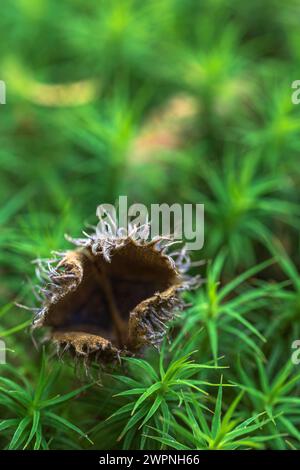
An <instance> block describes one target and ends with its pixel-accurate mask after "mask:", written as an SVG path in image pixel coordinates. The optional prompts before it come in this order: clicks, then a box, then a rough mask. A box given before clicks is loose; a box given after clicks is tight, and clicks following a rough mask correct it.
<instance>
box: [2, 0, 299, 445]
mask: <svg viewBox="0 0 300 470" xmlns="http://www.w3.org/2000/svg"><path fill="white" fill-rule="evenodd" d="M299 15H300V1H299V0H286V1H283V0H264V1H261V0H252V1H251V2H246V1H243V0H230V1H227V0H163V1H158V0H144V1H139V0H113V1H112V0H103V1H101V0H89V1H87V0H65V1H63V2H62V1H59V0H10V1H9V2H5V4H3V5H1V15H0V34H1V40H0V80H4V81H5V83H6V87H7V97H6V99H7V104H5V105H1V106H0V168H1V174H0V195H1V201H2V202H1V208H0V227H1V228H0V263H1V271H0V274H1V284H0V294H1V297H0V298H1V306H2V308H1V310H0V311H1V314H0V315H1V319H0V321H1V326H0V332H2V333H1V334H2V336H3V337H4V338H7V341H8V346H9V347H11V348H12V349H13V350H15V351H17V352H18V354H17V356H18V357H20V354H19V353H20V352H21V354H22V351H23V352H24V353H25V354H26V356H24V357H26V358H27V360H26V361H25V362H23V363H20V362H19V359H15V360H16V361H17V363H18V367H19V368H20V371H22V370H25V371H26V370H27V369H26V368H29V369H30V367H31V366H29V365H28V364H34V366H33V365H32V367H33V368H34V367H36V364H37V359H36V356H35V354H36V353H35V350H34V348H33V346H32V344H31V341H30V339H28V335H27V333H25V331H24V328H25V327H26V326H27V325H29V323H30V313H28V312H24V311H22V310H20V309H17V308H16V307H15V306H14V302H15V301H18V302H21V303H27V304H28V303H29V304H30V305H32V304H33V303H34V300H33V298H32V293H31V289H30V286H29V284H28V281H27V279H32V278H33V274H34V267H33V265H32V264H31V260H32V259H34V258H36V257H48V256H49V254H50V252H51V250H61V249H63V248H65V247H68V246H69V244H68V243H67V242H66V241H65V240H64V234H65V233H68V234H70V235H72V236H79V235H80V234H81V230H82V229H84V228H85V226H86V224H88V223H94V222H95V210H96V206H97V205H98V204H100V203H103V202H107V203H114V202H115V201H116V200H117V198H118V196H119V195H121V194H122V195H124V194H125V195H128V198H129V201H130V202H132V203H133V202H141V203H144V204H150V203H156V202H160V203H161V202H167V203H172V202H179V203H184V202H189V203H204V204H205V223H206V227H205V245H204V249H203V250H202V251H201V252H199V253H194V254H193V257H194V258H195V259H214V258H215V257H216V255H217V253H218V252H219V251H220V250H221V249H222V248H224V247H225V248H226V249H227V250H228V257H227V259H226V268H225V277H226V278H227V279H230V278H231V277H233V276H235V275H237V274H238V273H239V272H241V271H243V270H244V269H246V268H249V267H250V266H253V265H254V264H256V263H258V262H260V261H263V260H265V259H268V258H270V257H271V256H272V255H273V254H274V247H278V246H280V249H281V250H284V252H285V253H286V254H287V256H288V257H290V258H291V259H292V260H293V263H294V264H295V266H297V264H298V263H299V237H298V231H299V226H300V219H299V215H300V210H299V183H300V165H299V150H300V139H299V137H300V105H299V106H296V105H293V104H292V102H291V94H292V89H291V84H292V82H293V81H294V80H296V79H299V78H300V47H299V21H298V20H299ZM284 256H285V255H284ZM295 269H296V268H295ZM286 271H287V270H286ZM289 272H290V273H291V271H289ZM293 273H294V271H293ZM294 274H295V273H294ZM295 276H296V277H297V273H296V274H295ZM271 277H272V279H276V280H278V281H281V280H283V279H286V277H287V276H286V274H283V270H282V269H279V268H274V269H273V271H272V273H271ZM298 279H299V278H298ZM32 282H34V281H32ZM19 330H20V331H19ZM18 331H19V333H17V335H16V336H15V334H14V333H15V332H18ZM288 347H289V346H288ZM31 360H32V362H31ZM32 373H34V372H32ZM66 445H67V444H66Z"/></svg>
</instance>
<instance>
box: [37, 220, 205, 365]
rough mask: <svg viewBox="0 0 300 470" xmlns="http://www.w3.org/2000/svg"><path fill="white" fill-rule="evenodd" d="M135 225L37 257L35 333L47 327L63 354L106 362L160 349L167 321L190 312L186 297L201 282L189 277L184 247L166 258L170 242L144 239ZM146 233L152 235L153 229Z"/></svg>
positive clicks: (75, 241)
mask: <svg viewBox="0 0 300 470" xmlns="http://www.w3.org/2000/svg"><path fill="white" fill-rule="evenodd" d="M143 233H145V232H142V229H141V228H140V227H139V228H137V227H134V228H133V229H132V230H131V233H129V235H128V236H122V235H116V236H112V234H111V233H109V232H107V233H103V231H102V232H101V233H99V231H98V230H96V231H95V233H94V234H92V235H88V236H86V238H81V239H69V240H70V241H71V242H72V243H74V244H75V245H76V248H75V249H74V250H70V251H67V252H64V253H56V258H55V259H54V260H48V261H41V260H38V267H37V274H38V276H39V279H40V281H41V286H40V289H39V290H40V294H41V295H42V297H43V301H42V306H41V308H39V309H38V311H37V313H36V315H35V318H34V321H33V328H41V327H48V328H49V329H50V339H51V341H53V342H54V343H55V344H56V346H57V348H58V351H59V352H62V351H63V352H64V351H70V352H71V353H73V354H75V355H76V356H82V357H83V358H85V359H88V360H92V361H97V362H101V363H108V362H113V361H115V360H116V359H118V358H119V357H120V356H121V355H133V354H136V353H138V352H140V351H142V350H143V349H144V347H145V346H149V345H153V346H156V347H157V346H159V344H160V343H161V341H162V340H163V338H164V336H165V334H166V330H167V327H168V322H169V321H170V320H171V319H172V318H173V317H174V315H175V314H176V312H180V311H181V310H182V309H183V308H184V307H185V304H184V301H183V300H182V297H181V293H182V292H183V291H185V290H187V289H190V288H192V287H194V286H195V285H198V284H199V277H194V278H191V277H188V276H187V274H186V271H187V270H188V269H189V267H190V259H189V256H187V254H186V252H185V250H184V248H183V249H182V250H180V251H179V252H178V251H177V252H176V253H175V252H174V253H173V255H172V254H167V251H168V250H169V245H170V244H171V243H170V241H166V240H163V239H161V238H157V239H155V240H150V241H149V240H145V238H143V236H142V235H143ZM147 233H148V232H147Z"/></svg>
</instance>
